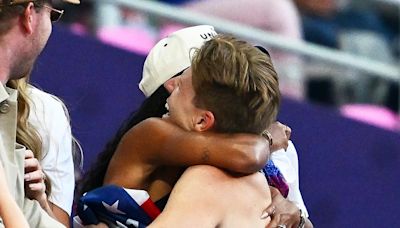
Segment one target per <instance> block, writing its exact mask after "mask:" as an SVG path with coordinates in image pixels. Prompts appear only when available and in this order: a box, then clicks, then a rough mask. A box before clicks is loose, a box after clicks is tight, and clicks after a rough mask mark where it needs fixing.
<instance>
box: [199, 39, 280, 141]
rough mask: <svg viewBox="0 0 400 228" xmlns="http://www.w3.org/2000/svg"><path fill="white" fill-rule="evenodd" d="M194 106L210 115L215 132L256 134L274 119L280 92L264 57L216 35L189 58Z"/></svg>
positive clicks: (275, 74) (240, 44) (265, 55)
mask: <svg viewBox="0 0 400 228" xmlns="http://www.w3.org/2000/svg"><path fill="white" fill-rule="evenodd" d="M192 75H193V76H192V77H193V87H194V90H195V93H196V95H195V98H194V101H193V102H194V104H195V105H196V106H197V107H200V108H203V109H207V110H210V111H211V112H213V114H214V116H215V120H216V124H215V128H214V130H215V131H218V132H230V133H236V132H243V133H256V134H260V133H261V132H262V131H263V130H264V129H266V127H268V126H269V125H270V124H271V123H272V122H274V121H275V120H276V115H277V113H278V109H279V103H280V92H279V83H278V76H277V73H276V72H275V69H274V67H273V65H272V61H271V58H270V56H269V55H268V54H266V53H264V52H262V51H260V50H259V49H258V48H256V47H254V46H252V45H251V44H249V43H247V42H245V41H242V40H239V39H237V38H234V37H232V36H228V35H218V36H216V37H215V38H214V39H212V40H210V41H207V42H206V43H205V44H204V46H202V48H200V49H198V50H197V51H196V53H195V55H194V57H193V59H192Z"/></svg>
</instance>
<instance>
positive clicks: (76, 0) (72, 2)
mask: <svg viewBox="0 0 400 228" xmlns="http://www.w3.org/2000/svg"><path fill="white" fill-rule="evenodd" d="M63 1H64V2H67V3H71V4H80V3H81V1H79V0H63Z"/></svg>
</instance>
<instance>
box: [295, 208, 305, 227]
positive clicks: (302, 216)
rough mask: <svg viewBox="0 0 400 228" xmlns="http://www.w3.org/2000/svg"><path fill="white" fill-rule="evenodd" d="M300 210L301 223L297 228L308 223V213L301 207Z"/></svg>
mask: <svg viewBox="0 0 400 228" xmlns="http://www.w3.org/2000/svg"><path fill="white" fill-rule="evenodd" d="M299 210H300V223H299V226H298V227H297V228H304V226H305V225H306V214H305V213H304V211H302V210H301V209H299Z"/></svg>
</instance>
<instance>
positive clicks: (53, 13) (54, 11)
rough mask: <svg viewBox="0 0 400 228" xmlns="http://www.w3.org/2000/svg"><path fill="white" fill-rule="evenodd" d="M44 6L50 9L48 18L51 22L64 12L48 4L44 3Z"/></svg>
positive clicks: (58, 18)
mask: <svg viewBox="0 0 400 228" xmlns="http://www.w3.org/2000/svg"><path fill="white" fill-rule="evenodd" d="M44 7H45V8H47V9H49V10H50V20H51V21H52V22H57V21H58V20H60V18H61V17H62V15H63V14H64V10H58V9H54V8H53V7H51V6H48V5H44Z"/></svg>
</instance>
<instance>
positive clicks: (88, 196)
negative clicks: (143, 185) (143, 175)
mask: <svg viewBox="0 0 400 228" xmlns="http://www.w3.org/2000/svg"><path fill="white" fill-rule="evenodd" d="M77 213H78V216H79V218H80V220H81V222H82V224H83V225H91V224H98V223H99V222H104V223H107V224H108V225H110V226H116V227H138V228H142V227H146V226H147V225H149V224H150V223H151V222H152V221H153V220H154V219H155V218H156V217H157V216H158V215H159V214H160V209H159V208H157V206H156V205H155V204H154V202H153V201H152V200H151V199H150V197H149V194H148V193H147V192H146V191H144V190H136V189H126V188H122V187H118V186H115V185H106V186H102V187H100V188H97V189H94V190H92V191H90V192H87V193H85V194H84V195H83V196H82V197H81V198H80V199H79V202H78V208H77Z"/></svg>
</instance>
